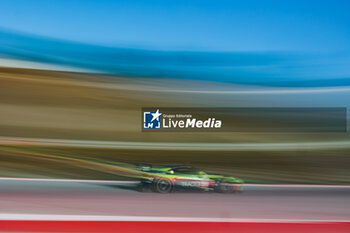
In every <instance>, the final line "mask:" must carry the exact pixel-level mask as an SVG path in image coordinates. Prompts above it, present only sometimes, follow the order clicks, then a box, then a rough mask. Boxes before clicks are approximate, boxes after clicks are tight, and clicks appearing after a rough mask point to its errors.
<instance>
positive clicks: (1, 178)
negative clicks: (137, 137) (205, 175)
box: [0, 177, 350, 188]
mask: <svg viewBox="0 0 350 233" xmlns="http://www.w3.org/2000/svg"><path fill="white" fill-rule="evenodd" d="M0 181H34V182H68V183H74V182H77V183H95V184H99V183H101V184H137V183H139V181H124V180H83V179H53V178H21V177H0ZM243 186H244V187H259V188H260V187H271V188H278V187H281V188H350V185H322V184H243Z"/></svg>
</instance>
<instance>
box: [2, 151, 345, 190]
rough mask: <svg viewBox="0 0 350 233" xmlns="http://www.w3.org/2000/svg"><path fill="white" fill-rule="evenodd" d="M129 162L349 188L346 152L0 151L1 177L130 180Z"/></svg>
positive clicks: (262, 180) (259, 180)
mask: <svg viewBox="0 0 350 233" xmlns="http://www.w3.org/2000/svg"><path fill="white" fill-rule="evenodd" d="M132 163H151V164H155V165H160V164H186V165H193V166H196V167H198V168H200V169H203V170H205V171H208V172H215V173H224V174H228V175H232V176H236V177H240V178H242V179H244V180H245V181H246V182H247V183H297V184H301V183H302V184H350V157H349V156H348V155H347V151H339V150H336V151H334V150H330V151H304V152H300V151H299V152H290V151H289V152H283V151H281V152H276V151H274V152H271V151H266V152H223V151H220V152H219V151H217V152H215V151H210V152H196V151H181V150H178V151H152V150H143V151H140V150H119V149H118V150H117V149H86V148H70V147H60V148H57V147H56V148H53V147H38V146H6V147H4V146H1V147H0V176H21V177H54V178H73V179H74V178H75V179H107V180H113V179H115V180H129V179H132V176H130V175H129V174H127V173H125V172H123V171H121V170H120V169H119V168H120V167H128V165H129V164H132ZM111 167H112V168H111ZM113 167H114V168H113Z"/></svg>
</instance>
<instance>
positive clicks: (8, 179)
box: [0, 177, 139, 184]
mask: <svg viewBox="0 0 350 233" xmlns="http://www.w3.org/2000/svg"><path fill="white" fill-rule="evenodd" d="M2 180H3V181H35V182H69V183H74V182H78V183H102V184H135V183H139V182H138V181H124V180H82V179H52V178H20V177H18V178H17V177H0V181H2Z"/></svg>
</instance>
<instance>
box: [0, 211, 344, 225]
mask: <svg viewBox="0 0 350 233" xmlns="http://www.w3.org/2000/svg"><path fill="white" fill-rule="evenodd" d="M4 220H29V221H138V222H139V221H140V222H271V223H297V222H301V223H318V222H327V223H328V222H346V223H349V222H350V220H349V219H337V220H322V219H315V220H313V219H306V220H305V219H240V218H192V217H158V216H150V217H147V216H110V215H57V214H11V213H2V214H0V221H4Z"/></svg>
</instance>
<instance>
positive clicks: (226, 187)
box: [215, 182, 240, 193]
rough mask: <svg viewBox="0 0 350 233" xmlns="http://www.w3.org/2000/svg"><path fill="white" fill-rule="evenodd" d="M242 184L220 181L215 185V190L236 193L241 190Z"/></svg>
mask: <svg viewBox="0 0 350 233" xmlns="http://www.w3.org/2000/svg"><path fill="white" fill-rule="evenodd" d="M239 190H240V186H239V184H235V183H224V182H223V183H221V182H220V183H218V184H217V185H216V187H215V191H216V192H219V193H236V192H239Z"/></svg>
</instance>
